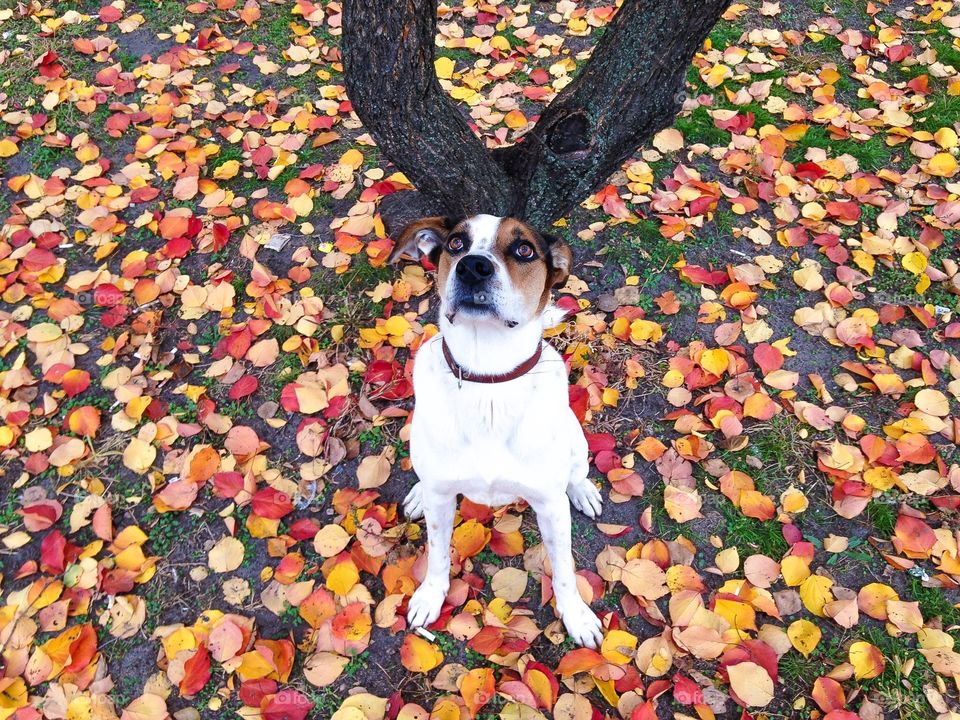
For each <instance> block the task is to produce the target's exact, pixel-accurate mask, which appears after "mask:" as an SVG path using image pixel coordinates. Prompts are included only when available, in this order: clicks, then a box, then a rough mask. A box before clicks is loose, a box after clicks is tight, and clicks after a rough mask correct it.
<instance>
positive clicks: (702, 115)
mask: <svg viewBox="0 0 960 720" xmlns="http://www.w3.org/2000/svg"><path fill="white" fill-rule="evenodd" d="M673 126H674V127H675V128H676V129H677V130H679V131H680V132H682V133H683V138H684V140H685V141H686V143H687V144H688V145H690V144H693V143H703V144H704V145H710V146H711V147H714V146H718V145H719V146H721V147H723V146H726V145H727V144H729V142H730V133H729V132H728V131H726V130H721V129H720V128H718V127H717V126H716V124H714V122H713V118H712V117H711V116H710V113H709V112H708V110H707V108H705V107H703V106H702V105H701V106H700V107H698V108H696V109H695V110H694V111H693V112H692V113H690V114H689V115H688V116H686V117H678V118H677V119H676V120H675V121H674V123H673Z"/></svg>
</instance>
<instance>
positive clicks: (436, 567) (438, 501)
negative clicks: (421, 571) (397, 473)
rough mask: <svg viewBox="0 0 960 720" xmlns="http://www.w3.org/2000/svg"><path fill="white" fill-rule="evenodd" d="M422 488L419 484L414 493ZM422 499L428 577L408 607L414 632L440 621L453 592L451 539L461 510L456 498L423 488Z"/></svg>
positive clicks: (409, 618)
mask: <svg viewBox="0 0 960 720" xmlns="http://www.w3.org/2000/svg"><path fill="white" fill-rule="evenodd" d="M420 485H421V484H420V483H417V485H415V486H414V489H416V488H418V487H420ZM412 492H413V491H411V493H412ZM420 495H421V497H420V502H421V507H422V508H423V515H424V518H425V519H426V521H427V574H426V576H425V577H424V578H423V582H422V583H421V584H420V587H419V588H417V591H416V592H415V593H414V594H413V597H411V598H410V603H409V604H408V605H407V622H409V623H410V627H411V628H416V627H426V626H428V625H430V624H431V623H433V622H434V621H435V620H436V619H437V618H438V617H440V610H441V609H442V608H443V601H444V599H445V598H446V597H447V591H448V590H449V589H450V538H451V536H452V535H453V518H454V514H455V513H456V509H457V502H456V496H448V495H438V494H436V493H431V492H429V491H424V490H423V488H421V490H420Z"/></svg>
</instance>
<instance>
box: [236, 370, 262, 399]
mask: <svg viewBox="0 0 960 720" xmlns="http://www.w3.org/2000/svg"><path fill="white" fill-rule="evenodd" d="M259 386H260V382H259V381H258V380H257V378H256V376H255V375H250V374H247V375H244V376H243V377H241V378H240V379H239V380H237V381H236V382H235V383H234V384H233V386H232V387H231V388H230V392H229V393H228V394H229V396H230V399H231V400H239V399H240V398H245V397H247V396H249V395H253V394H254V393H255V392H256V391H257V388H258V387H259Z"/></svg>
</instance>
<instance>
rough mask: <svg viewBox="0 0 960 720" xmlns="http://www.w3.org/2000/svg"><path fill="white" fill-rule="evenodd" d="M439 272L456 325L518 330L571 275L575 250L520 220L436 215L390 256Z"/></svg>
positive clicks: (407, 232) (405, 235)
mask: <svg viewBox="0 0 960 720" xmlns="http://www.w3.org/2000/svg"><path fill="white" fill-rule="evenodd" d="M402 255H409V256H411V257H413V258H414V259H419V258H420V257H421V256H424V255H426V256H427V257H428V258H429V259H430V262H431V263H433V265H435V266H436V267H437V289H438V291H439V293H440V302H441V312H442V313H443V315H444V316H445V317H446V319H447V320H448V321H449V322H451V323H453V322H458V321H473V322H494V323H500V324H503V325H506V326H507V327H516V326H517V325H523V324H526V323H528V322H530V321H531V320H533V319H534V318H536V317H538V316H539V315H540V314H541V313H542V312H543V311H544V309H545V308H546V306H547V303H548V302H549V300H550V289H551V288H555V287H561V286H563V284H564V283H565V282H566V280H567V276H568V275H569V274H570V266H571V264H572V262H573V256H572V254H571V252H570V248H569V246H568V245H567V244H566V243H565V242H563V241H562V240H560V239H559V238H556V237H554V236H552V235H548V234H546V233H542V232H539V231H537V230H536V229H534V228H532V227H530V226H529V225H527V224H526V223H524V222H521V221H520V220H516V219H514V218H499V217H494V216H493V215H475V216H473V217H471V218H467V219H465V220H459V219H455V218H445V217H429V218H424V219H422V220H417V221H416V222H414V223H411V224H410V225H408V226H407V227H406V228H405V229H404V231H403V232H402V233H401V234H400V237H399V238H398V240H397V245H396V247H395V248H394V250H393V253H391V255H390V261H391V262H395V261H396V260H397V259H398V258H400V257H401V256H402Z"/></svg>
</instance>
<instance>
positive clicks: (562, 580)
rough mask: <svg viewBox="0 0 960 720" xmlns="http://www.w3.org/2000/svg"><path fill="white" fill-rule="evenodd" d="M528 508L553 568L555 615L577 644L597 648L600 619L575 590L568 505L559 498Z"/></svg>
mask: <svg viewBox="0 0 960 720" xmlns="http://www.w3.org/2000/svg"><path fill="white" fill-rule="evenodd" d="M532 505H533V509H534V511H536V513H537V525H539V526H540V536H541V537H542V538H543V544H544V547H546V549H547V555H548V556H549V557H550V564H551V565H552V566H553V594H554V597H555V598H556V600H557V614H559V615H560V618H561V619H562V620H563V624H564V626H565V627H566V628H567V633H568V634H569V635H570V637H571V638H573V639H574V640H575V641H576V642H577V644H579V645H583V646H585V647H589V648H597V647H599V646H600V643H601V642H603V626H602V625H601V623H600V618H598V617H597V616H596V615H595V614H594V612H593V610H591V609H590V606H589V605H587V604H586V603H585V602H584V601H583V598H582V597H580V591H579V590H578V589H577V576H576V573H575V572H574V570H575V568H574V564H573V551H572V549H571V546H570V543H571V540H570V503H569V502H567V499H566V498H565V497H562V496H561V497H559V498H558V497H553V498H551V499H549V500H546V501H544V502H541V503H532Z"/></svg>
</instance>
